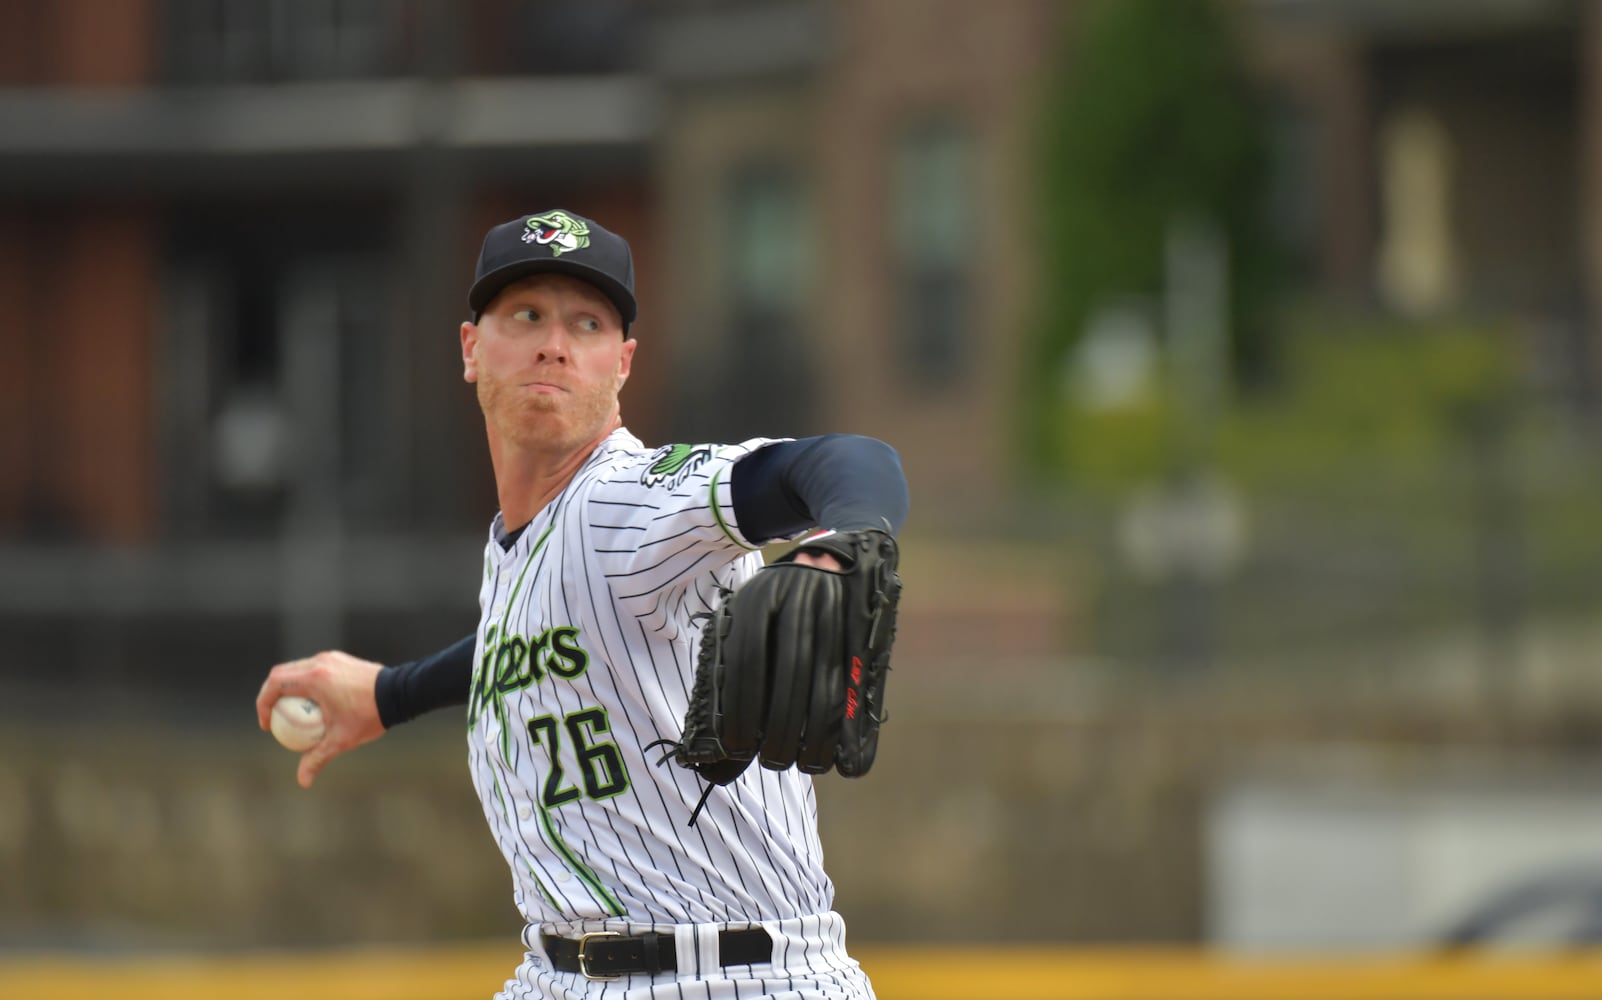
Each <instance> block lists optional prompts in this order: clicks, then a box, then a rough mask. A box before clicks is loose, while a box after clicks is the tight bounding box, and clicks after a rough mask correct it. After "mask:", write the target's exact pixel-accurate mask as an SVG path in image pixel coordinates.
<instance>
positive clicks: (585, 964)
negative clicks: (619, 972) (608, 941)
mask: <svg viewBox="0 0 1602 1000" xmlns="http://www.w3.org/2000/svg"><path fill="white" fill-rule="evenodd" d="M622 936H623V935H622V933H621V932H619V931H591V932H590V933H588V934H582V935H580V936H579V947H578V963H579V975H581V976H583V977H584V978H585V979H588V980H591V981H592V982H600V983H615V982H617V981H618V980H619V979H622V978H623V977H622V976H597V975H595V974H593V973H591V972H590V956H588V955H586V954H584V949H585V948H586V947H588V946H589V943H590V938H616V937H622Z"/></svg>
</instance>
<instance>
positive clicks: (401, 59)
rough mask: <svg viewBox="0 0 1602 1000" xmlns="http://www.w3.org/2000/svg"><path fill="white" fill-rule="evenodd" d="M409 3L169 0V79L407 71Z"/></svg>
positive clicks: (276, 77)
mask: <svg viewBox="0 0 1602 1000" xmlns="http://www.w3.org/2000/svg"><path fill="white" fill-rule="evenodd" d="M412 6H413V4H412V3H410V2H409V0H167V2H166V5H165V7H164V11H163V21H164V30H165V37H166V46H165V56H164V58H165V62H166V65H167V71H168V76H169V77H170V78H171V79H173V80H174V81H175V82H179V83H263V82H272V81H279V80H331V79H353V78H362V77H375V76H387V75H395V74H398V73H401V72H403V71H404V70H405V68H406V67H405V63H406V59H405V53H404V45H403V40H404V37H405V28H406V25H407V23H408V21H409V20H410V14H411V10H410V8H411V7H412Z"/></svg>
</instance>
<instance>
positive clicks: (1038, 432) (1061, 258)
mask: <svg viewBox="0 0 1602 1000" xmlns="http://www.w3.org/2000/svg"><path fill="white" fill-rule="evenodd" d="M1075 28H1076V30H1074V32H1073V34H1072V41H1073V44H1072V45H1071V48H1070V51H1069V52H1068V53H1067V54H1066V56H1065V59H1064V62H1063V70H1062V72H1061V74H1060V76H1059V77H1058V79H1057V80H1056V81H1055V82H1054V84H1053V86H1052V87H1051V90H1050V92H1049V94H1048V97H1047V101H1046V109H1045V114H1046V120H1045V122H1044V124H1043V129H1042V132H1043V135H1044V137H1045V139H1044V146H1043V148H1042V150H1041V152H1040V162H1041V165H1042V168H1043V171H1042V173H1043V176H1042V178H1041V183H1040V192H1039V194H1040V215H1039V219H1038V224H1039V225H1040V226H1041V232H1040V237H1041V242H1042V246H1043V249H1044V255H1045V266H1044V268H1043V269H1042V296H1041V300H1040V302H1039V310H1040V312H1039V315H1040V316H1041V321H1040V322H1039V324H1038V328H1037V331H1036V337H1035V342H1034V350H1033V352H1032V359H1031V360H1032V364H1031V365H1030V366H1029V371H1030V379H1031V381H1030V384H1029V386H1028V391H1027V392H1026V393H1025V394H1024V400H1025V403H1024V413H1023V417H1024V424H1025V427H1026V430H1027V434H1028V437H1029V438H1030V446H1029V451H1030V457H1031V459H1032V462H1033V464H1034V465H1035V466H1036V467H1037V468H1040V469H1042V470H1046V471H1051V470H1054V469H1060V466H1059V465H1058V458H1059V457H1060V455H1061V454H1062V448H1063V445H1064V443H1065V441H1064V439H1063V437H1062V436H1061V435H1060V434H1058V433H1057V432H1058V431H1060V430H1061V428H1060V427H1059V425H1058V424H1057V422H1056V420H1055V419H1053V418H1054V417H1055V416H1056V415H1057V413H1058V411H1059V408H1060V406H1061V405H1062V403H1063V400H1062V398H1061V397H1062V395H1063V388H1062V381H1061V380H1060V379H1059V378H1057V373H1059V372H1060V371H1061V370H1062V367H1063V364H1064V359H1065V358H1067V357H1068V356H1069V355H1070V353H1071V352H1072V350H1073V346H1074V344H1075V343H1076V342H1077V341H1078V339H1079V338H1080V336H1081V335H1082V333H1083V331H1084V329H1085V325H1086V321H1087V320H1088V319H1089V318H1090V317H1091V316H1093V315H1094V314H1095V312H1096V311H1097V310H1098V309H1101V308H1104V307H1105V306H1107V305H1109V304H1112V303H1114V302H1117V301H1119V300H1122V299H1126V298H1130V297H1143V296H1144V297H1149V296H1152V295H1155V294H1157V293H1159V292H1160V291H1161V287H1162V279H1163V263H1164V244H1165V238H1166V234H1167V232H1168V229H1169V227H1170V225H1171V224H1172V223H1173V222H1174V221H1175V220H1177V219H1181V218H1186V217H1197V216H1201V217H1205V218H1208V219H1210V220H1212V222H1213V223H1215V224H1216V225H1217V226H1218V227H1219V228H1220V229H1221V231H1222V232H1223V234H1224V237H1225V239H1226V241H1227V243H1228V252H1229V257H1230V265H1229V266H1230V279H1231V287H1230V289H1229V297H1230V307H1231V310H1232V329H1231V331H1230V347H1231V357H1232V360H1233V361H1234V363H1235V367H1236V369H1237V371H1238V370H1240V369H1241V368H1242V367H1245V366H1249V365H1251V364H1252V363H1253V362H1254V361H1255V360H1256V359H1257V358H1259V357H1261V356H1262V354H1263V350H1262V347H1263V344H1262V339H1263V338H1262V336H1261V335H1260V333H1259V332H1258V331H1259V330H1260V328H1261V324H1260V318H1261V315H1262V306H1263V304H1264V302H1265V300H1266V291H1267V288H1268V283H1269V271H1270V261H1271V257H1272V255H1271V253H1270V252H1269V250H1268V248H1267V246H1266V245H1265V242H1264V240H1263V238H1262V236H1261V232H1262V227H1261V225H1260V223H1259V216H1260V206H1261V198H1260V196H1259V192H1260V191H1261V188H1262V184H1261V181H1262V176H1263V169H1262V165H1263V162H1264V155H1263V150H1264V148H1265V143H1264V138H1263V134H1262V132H1263V130H1262V127H1261V123H1260V120H1259V118H1260V116H1259V113H1258V111H1257V109H1256V108H1255V105H1254V101H1253V99H1252V95H1251V91H1250V88H1249V87H1248V85H1247V83H1246V81H1245V78H1244V75H1243V74H1242V72H1241V70H1240V68H1239V67H1240V59H1239V57H1238V55H1237V49H1236V43H1235V40H1234V37H1233V34H1232V30H1231V26H1230V24H1229V21H1228V15H1227V13H1226V11H1225V9H1224V8H1223V7H1222V6H1221V5H1219V4H1218V3H1215V2H1213V0H1184V2H1178V3H1176V2H1173V0H1099V2H1094V3H1091V4H1089V5H1088V6H1087V7H1086V9H1085V11H1084V16H1083V18H1082V19H1081V20H1080V21H1079V23H1078V24H1077V25H1076V26H1075Z"/></svg>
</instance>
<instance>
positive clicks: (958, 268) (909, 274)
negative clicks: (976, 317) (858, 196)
mask: <svg viewBox="0 0 1602 1000" xmlns="http://www.w3.org/2000/svg"><path fill="white" fill-rule="evenodd" d="M973 160H974V153H973V137H972V135H971V134H970V132H969V131H968V129H967V128H965V127H964V126H963V125H962V124H961V123H959V122H956V121H953V120H951V119H948V118H937V119H929V120H924V121H920V122H917V123H915V124H913V125H911V126H909V127H908V128H906V129H905V130H903V131H902V133H901V135H900V137H899V138H898V139H897V141H896V145H895V150H894V154H893V160H892V171H893V173H892V177H891V199H890V207H891V220H890V224H891V236H892V247H893V252H894V254H895V280H896V287H897V301H896V319H895V322H896V327H897V330H898V340H899V353H900V356H901V357H902V358H903V359H904V367H905V370H906V371H907V372H908V373H909V374H910V375H911V376H912V378H913V379H914V380H915V381H916V383H917V384H918V385H919V386H920V387H924V388H937V387H942V386H947V385H950V384H952V383H953V382H955V381H957V380H958V379H959V377H960V376H961V374H962V370H963V367H964V366H965V365H966V363H967V360H968V350H969V348H968V339H969V329H970V327H971V324H972V321H973V276H972V272H973V270H974V266H975V265H974V261H975V259H976V258H978V257H979V256H980V255H981V249H982V246H981V243H982V240H983V233H982V232H980V229H979V213H978V211H977V210H976V206H975V189H976V186H975V177H974V163H973Z"/></svg>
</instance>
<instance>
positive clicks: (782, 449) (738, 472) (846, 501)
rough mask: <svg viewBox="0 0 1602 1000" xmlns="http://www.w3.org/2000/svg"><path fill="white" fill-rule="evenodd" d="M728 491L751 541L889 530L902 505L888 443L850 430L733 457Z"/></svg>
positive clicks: (903, 488)
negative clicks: (811, 531) (814, 531)
mask: <svg viewBox="0 0 1602 1000" xmlns="http://www.w3.org/2000/svg"><path fill="white" fill-rule="evenodd" d="M729 490H730V494H731V498H732V500H733V502H734V516H735V518H736V520H737V521H738V523H739V525H740V533H741V534H743V535H745V537H746V538H748V539H749V540H751V541H752V542H754V543H757V544H762V543H764V542H770V541H773V540H774V539H777V538H793V537H794V536H795V535H797V534H799V533H800V532H803V531H805V530H807V529H808V528H812V527H819V528H833V529H835V530H836V531H850V530H852V529H856V528H881V529H883V528H889V530H890V533H891V534H892V535H894V534H896V533H898V532H899V531H900V530H901V526H902V524H904V523H905V522H906V520H907V508H908V506H909V501H908V497H907V478H906V476H905V474H903V473H902V471H901V458H900V456H899V455H897V454H896V451H895V449H894V448H892V447H890V446H889V445H887V444H885V443H884V442H883V441H879V440H876V439H874V438H870V437H862V436H861V435H857V434H826V435H824V436H823V437H812V438H802V439H800V440H798V441H781V442H778V443H776V444H770V445H767V446H766V447H763V448H759V449H757V450H756V451H754V452H752V453H751V454H749V455H747V456H745V457H744V458H742V459H740V460H739V461H738V462H735V463H734V473H733V475H732V476H730V478H729Z"/></svg>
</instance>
